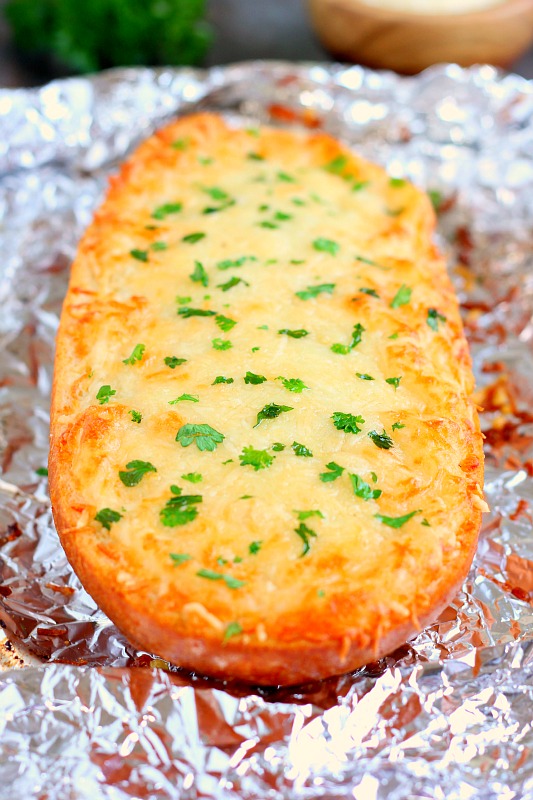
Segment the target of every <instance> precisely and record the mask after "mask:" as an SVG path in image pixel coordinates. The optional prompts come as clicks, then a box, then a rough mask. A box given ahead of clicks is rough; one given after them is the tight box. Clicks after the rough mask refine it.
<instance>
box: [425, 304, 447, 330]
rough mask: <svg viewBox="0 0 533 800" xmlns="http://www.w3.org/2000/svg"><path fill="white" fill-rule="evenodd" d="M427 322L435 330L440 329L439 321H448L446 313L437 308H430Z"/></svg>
mask: <svg viewBox="0 0 533 800" xmlns="http://www.w3.org/2000/svg"><path fill="white" fill-rule="evenodd" d="M426 322H427V324H428V325H429V327H430V328H431V329H432V330H433V331H438V329H439V322H446V317H445V316H444V314H439V312H438V311H437V309H436V308H428V315H427V320H426Z"/></svg>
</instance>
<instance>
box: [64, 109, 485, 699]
mask: <svg viewBox="0 0 533 800" xmlns="http://www.w3.org/2000/svg"><path fill="white" fill-rule="evenodd" d="M433 228H434V214H433V211H432V208H431V204H430V203H429V201H428V199H427V197H426V196H425V195H424V194H423V193H422V192H420V191H419V190H418V189H416V188H415V187H414V186H412V185H411V184H410V183H408V182H405V181H400V180H396V179H391V178H390V177H389V176H388V175H387V173H386V172H385V171H384V170H382V169H381V168H379V167H377V166H375V165H373V164H370V163H368V162H366V161H364V160H363V159H361V158H359V157H358V156H356V155H354V154H353V153H351V152H350V151H349V150H347V149H346V148H344V147H343V146H341V145H340V144H339V143H338V142H336V141H335V140H334V139H332V138H331V137H329V136H327V135H324V134H322V133H311V134H310V133H306V132H295V131H282V130H274V129H269V128H264V129H260V130H254V131H249V130H239V129H232V128H230V127H228V126H227V125H226V124H225V123H224V122H223V121H222V120H221V119H220V118H218V117H216V116H214V115H208V114H205V115H197V116H191V117H189V118H184V119H181V120H179V121H178V122H175V123H174V124H172V125H169V126H168V127H166V128H164V129H163V130H161V131H159V132H158V133H157V134H156V135H155V136H153V137H151V138H150V139H148V141H146V142H145V143H144V144H142V145H141V147H140V148H139V149H138V150H137V152H136V153H135V154H134V155H133V156H132V157H131V158H130V159H129V160H128V161H127V162H126V163H125V164H124V165H123V166H122V169H121V170H120V172H119V174H118V175H117V176H116V177H115V178H113V180H112V182H111V187H110V190H109V192H108V195H107V197H106V199H105V201H104V203H103V204H102V206H101V207H100V208H99V210H98V211H97V212H96V214H95V218H94V221H93V223H92V224H91V226H90V227H89V229H88V230H87V232H86V234H85V236H84V237H83V240H82V242H81V244H80V248H79V251H78V255H77V258H76V260H75V262H74V265H73V268H72V276H71V281H70V287H69V290H68V294H67V297H66V300H65V304H64V309H63V315H62V318H61V325H60V330H59V335H58V341H57V359H56V369H55V379H54V390H53V404H52V434H51V439H52V442H51V445H52V446H51V456H50V488H51V493H52V502H53V508H54V516H55V520H56V524H57V529H58V532H59V535H60V537H61V541H62V543H63V546H64V548H65V551H66V553H67V556H68V558H69V559H70V561H71V563H72V565H73V567H74V569H75V570H76V572H77V574H78V575H79V577H80V579H81V581H82V583H83V584H84V586H85V587H86V588H87V590H88V591H89V592H90V593H91V595H92V596H93V597H94V598H95V600H96V601H97V602H98V603H99V605H100V606H101V608H102V609H103V610H104V611H105V612H106V614H108V615H109V617H110V618H111V619H112V620H113V621H114V622H115V623H116V624H117V625H118V627H119V628H120V629H121V630H122V631H123V632H124V633H125V634H126V635H127V636H128V637H129V638H130V639H131V641H132V642H133V643H135V644H136V645H137V646H139V647H142V648H146V649H147V650H149V651H153V652H154V653H157V654H158V655H160V656H162V657H164V658H166V659H169V660H170V661H171V662H173V663H175V664H178V665H181V666H183V667H186V668H189V669H194V670H198V671H200V672H203V673H206V674H209V675H213V676H222V677H235V678H240V679H243V680H246V681H251V682H254V683H263V684H291V683H297V682H301V681H307V680H312V679H320V678H324V677H326V676H329V675H334V674H339V673H342V672H346V671H348V670H352V669H354V668H356V667H358V666H360V665H362V664H364V663H366V662H368V661H370V660H373V659H375V658H376V657H379V656H381V655H383V654H385V653H387V652H390V651H391V650H393V649H394V648H395V647H397V646H398V645H400V644H402V643H403V642H405V641H406V640H407V639H408V638H409V637H411V636H412V635H413V634H414V633H416V632H417V631H418V630H420V629H421V627H422V626H424V625H426V624H427V623H429V622H431V621H433V620H435V618H436V617H437V615H438V614H439V613H440V611H441V610H442V609H443V608H444V607H445V606H446V604H447V603H448V602H449V600H450V599H451V598H452V597H453V595H454V593H455V592H456V591H457V588H458V587H459V586H460V584H461V582H462V581H463V579H464V577H465V576H466V574H467V571H468V568H469V565H470V563H471V560H472V557H473V553H474V550H475V546H476V540H477V535H478V531H479V527H480V518H481V512H482V510H483V509H484V501H483V499H482V490H481V486H482V483H483V455H482V436H481V433H480V430H479V422H478V418H477V414H476V409H475V406H474V404H473V401H472V390H473V377H472V373H471V366H470V360H469V354H468V348H467V343H466V341H465V338H464V335H463V330H462V326H461V321H460V318H459V313H458V306H457V300H456V298H455V295H454V292H453V289H452V286H451V284H450V281H449V279H448V276H447V274H446V270H445V266H444V263H443V260H442V257H441V255H440V254H439V253H438V252H437V250H436V248H435V246H434V245H433V243H432V240H431V237H432V232H433ZM247 373H251V375H252V377H250V375H248V377H247ZM217 378H219V380H216V379H217ZM231 379H232V380H231ZM261 412H263V413H261ZM258 422H259V424H257V423H258ZM191 426H192V427H191ZM198 426H204V427H203V428H198ZM205 426H207V427H205ZM132 462H133V463H132ZM327 465H329V466H327ZM171 487H173V488H171Z"/></svg>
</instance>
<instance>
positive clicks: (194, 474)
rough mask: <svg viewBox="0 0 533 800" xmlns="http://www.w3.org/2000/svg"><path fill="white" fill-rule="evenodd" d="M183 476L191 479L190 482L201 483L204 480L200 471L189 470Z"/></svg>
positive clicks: (187, 479) (186, 479) (185, 478)
mask: <svg viewBox="0 0 533 800" xmlns="http://www.w3.org/2000/svg"><path fill="white" fill-rule="evenodd" d="M181 477H182V479H183V480H184V481H189V483H200V482H201V480H202V476H201V474H200V473H199V472H187V473H186V474H185V475H182V476H181Z"/></svg>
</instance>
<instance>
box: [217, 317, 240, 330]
mask: <svg viewBox="0 0 533 800" xmlns="http://www.w3.org/2000/svg"><path fill="white" fill-rule="evenodd" d="M215 322H216V324H217V325H218V327H219V328H220V330H221V331H224V333H227V332H228V331H230V330H231V329H232V328H234V327H235V325H236V324H237V323H236V322H235V320H234V319H230V317H225V316H224V314H217V315H216V317H215Z"/></svg>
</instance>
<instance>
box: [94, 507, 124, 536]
mask: <svg viewBox="0 0 533 800" xmlns="http://www.w3.org/2000/svg"><path fill="white" fill-rule="evenodd" d="M119 519H122V514H119V512H118V511H113V509H112V508H102V509H100V511H99V512H98V514H96V516H95V520H96V521H97V522H99V523H100V525H102V526H103V527H104V528H106V529H107V530H108V531H110V530H111V525H112V524H113V522H118V521H119Z"/></svg>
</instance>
